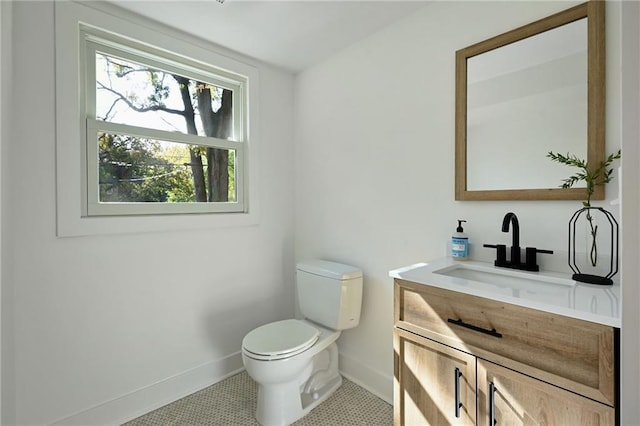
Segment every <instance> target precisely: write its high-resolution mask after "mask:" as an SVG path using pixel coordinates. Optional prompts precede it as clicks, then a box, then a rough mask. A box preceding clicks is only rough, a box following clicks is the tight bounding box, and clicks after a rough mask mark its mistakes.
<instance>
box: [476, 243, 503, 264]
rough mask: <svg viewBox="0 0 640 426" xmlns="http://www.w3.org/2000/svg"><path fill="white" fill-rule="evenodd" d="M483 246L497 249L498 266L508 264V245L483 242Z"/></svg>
mask: <svg viewBox="0 0 640 426" xmlns="http://www.w3.org/2000/svg"><path fill="white" fill-rule="evenodd" d="M482 246H483V247H487V248H494V249H496V261H495V262H494V264H495V265H496V266H506V264H507V246H506V245H504V244H483V245H482Z"/></svg>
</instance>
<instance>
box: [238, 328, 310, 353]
mask: <svg viewBox="0 0 640 426" xmlns="http://www.w3.org/2000/svg"><path fill="white" fill-rule="evenodd" d="M319 336H320V331H319V330H318V329H317V328H315V327H313V326H311V325H309V324H307V323H305V322H303V321H299V320H295V319H288V320H283V321H276V322H272V323H270V324H266V325H263V326H261V327H258V328H256V329H255V330H253V331H251V332H249V333H248V334H247V335H246V336H245V337H244V339H243V340H242V349H243V351H244V352H245V354H246V355H247V356H249V357H251V358H254V359H257V360H264V361H272V360H277V359H283V358H288V357H292V356H294V355H297V354H299V353H302V352H304V351H306V350H307V349H309V348H310V347H311V346H313V345H314V343H316V341H317V340H318V338H319Z"/></svg>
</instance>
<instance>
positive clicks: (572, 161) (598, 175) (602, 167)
mask: <svg viewBox="0 0 640 426" xmlns="http://www.w3.org/2000/svg"><path fill="white" fill-rule="evenodd" d="M621 156H622V152H621V151H620V150H618V152H617V153H615V154H609V156H608V157H607V159H606V160H604V161H601V162H600V164H599V165H598V167H596V168H595V169H593V170H591V169H590V168H589V165H588V164H587V162H586V161H585V160H581V159H580V158H578V157H576V156H575V155H571V154H569V153H567V155H563V154H560V153H558V154H556V153H554V152H552V151H549V152H548V153H547V157H548V158H551V160H552V161H556V162H558V163H561V164H565V165H567V166H573V167H577V168H578V169H580V171H579V172H577V173H576V174H574V175H572V176H570V177H568V178H567V179H564V180H563V183H562V185H561V187H562V188H571V187H572V186H573V185H575V184H576V183H577V182H580V181H584V182H585V183H586V184H587V201H583V202H582V204H583V206H584V207H591V196H592V195H593V193H594V191H595V189H596V186H600V185H604V184H606V183H609V182H611V179H613V176H612V175H611V174H612V173H613V168H611V167H610V166H611V163H613V162H614V161H615V160H617V159H619V158H620V157H621Z"/></svg>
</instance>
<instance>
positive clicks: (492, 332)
mask: <svg viewBox="0 0 640 426" xmlns="http://www.w3.org/2000/svg"><path fill="white" fill-rule="evenodd" d="M447 322H450V323H451V324H455V325H459V326H460V327H464V328H468V329H469V330H473V331H478V332H480V333H484V334H488V335H489V336H493V337H497V338H501V337H502V334H500V333H498V332H497V331H496V329H495V328H494V329H491V330H487V329H486V328H482V327H478V326H477V325H473V324H467V323H466V322H464V321H462V320H461V319H459V320H454V319H451V318H448V319H447Z"/></svg>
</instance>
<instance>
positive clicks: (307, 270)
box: [296, 260, 362, 330]
mask: <svg viewBox="0 0 640 426" xmlns="http://www.w3.org/2000/svg"><path fill="white" fill-rule="evenodd" d="M296 288H297V293H298V305H299V307H300V312H301V313H302V314H303V315H304V317H305V318H307V319H309V320H311V321H314V322H316V323H318V324H320V325H324V326H325V327H328V328H331V329H333V330H346V329H348V328H353V327H355V326H357V325H358V323H359V322H360V308H361V306H362V271H361V270H360V269H358V268H356V267H354V266H349V265H344V264H342V263H336V262H330V261H327V260H306V261H302V262H298V264H297V268H296Z"/></svg>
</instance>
